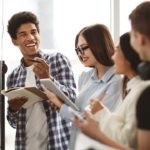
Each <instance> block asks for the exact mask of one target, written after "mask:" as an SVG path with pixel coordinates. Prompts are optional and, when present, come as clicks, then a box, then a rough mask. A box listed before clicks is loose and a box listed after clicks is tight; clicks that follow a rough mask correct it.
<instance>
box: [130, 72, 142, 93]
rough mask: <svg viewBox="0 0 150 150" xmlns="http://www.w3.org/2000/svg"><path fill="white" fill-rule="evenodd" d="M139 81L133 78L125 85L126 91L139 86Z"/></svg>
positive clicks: (138, 78) (137, 78)
mask: <svg viewBox="0 0 150 150" xmlns="http://www.w3.org/2000/svg"><path fill="white" fill-rule="evenodd" d="M139 81H141V79H140V77H139V76H138V75H137V76H135V77H133V78H132V79H131V80H129V81H128V83H127V91H128V90H131V89H133V88H135V87H136V86H137V85H139Z"/></svg>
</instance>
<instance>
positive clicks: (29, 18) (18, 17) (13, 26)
mask: <svg viewBox="0 0 150 150" xmlns="http://www.w3.org/2000/svg"><path fill="white" fill-rule="evenodd" d="M25 23H33V24H34V25H35V26H36V28H37V31H38V32H40V30H39V21H38V19H37V17H36V15H35V14H33V13H32V12H28V11H23V12H19V13H16V14H14V15H13V16H12V17H11V18H10V20H9V21H8V27H7V29H8V33H9V35H10V36H11V38H12V39H16V37H17V35H16V33H17V30H18V28H19V27H20V26H21V25H22V24H25Z"/></svg>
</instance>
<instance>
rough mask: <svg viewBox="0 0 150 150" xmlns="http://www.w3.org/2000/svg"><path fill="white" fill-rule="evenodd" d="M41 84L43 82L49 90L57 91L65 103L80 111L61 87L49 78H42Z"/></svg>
mask: <svg viewBox="0 0 150 150" xmlns="http://www.w3.org/2000/svg"><path fill="white" fill-rule="evenodd" d="M40 82H41V84H43V85H44V86H45V87H46V88H47V89H48V90H50V91H52V92H53V93H55V94H56V95H57V96H58V97H59V98H60V99H61V100H62V101H63V102H64V103H66V104H67V105H68V106H70V107H72V108H73V109H74V110H77V111H79V108H78V107H77V106H76V104H75V103H73V102H72V101H71V100H70V99H69V98H68V97H67V96H66V95H65V94H64V93H63V92H62V91H61V90H60V89H59V87H58V86H57V85H56V84H55V83H54V82H53V81H52V80H50V79H49V78H47V79H40Z"/></svg>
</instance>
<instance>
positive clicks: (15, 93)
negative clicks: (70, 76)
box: [1, 87, 48, 108]
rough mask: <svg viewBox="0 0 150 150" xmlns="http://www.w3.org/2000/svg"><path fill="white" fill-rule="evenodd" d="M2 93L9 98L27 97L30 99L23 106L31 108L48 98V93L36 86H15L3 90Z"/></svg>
mask: <svg viewBox="0 0 150 150" xmlns="http://www.w3.org/2000/svg"><path fill="white" fill-rule="evenodd" d="M1 94H3V95H5V96H7V97H8V100H11V99H13V98H15V97H22V96H25V97H27V98H28V101H27V102H25V103H24V104H23V106H22V107H23V108H29V107H31V106H32V105H33V104H34V103H36V102H38V101H42V100H47V99H48V98H47V96H46V94H44V92H42V91H40V90H39V89H37V88H36V87H15V88H10V89H8V90H2V91H1Z"/></svg>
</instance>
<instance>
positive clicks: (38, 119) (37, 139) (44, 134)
mask: <svg viewBox="0 0 150 150" xmlns="http://www.w3.org/2000/svg"><path fill="white" fill-rule="evenodd" d="M32 69H33V66H30V67H27V77H26V82H25V86H26V87H27V86H36V80H35V74H34V72H33V71H32ZM26 121H27V123H26V138H27V139H26V150H34V149H35V150H46V149H47V145H48V144H47V143H48V125H47V118H46V114H45V110H44V107H43V105H42V102H38V103H35V104H34V105H33V106H32V107H30V108H28V109H27V113H26Z"/></svg>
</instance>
